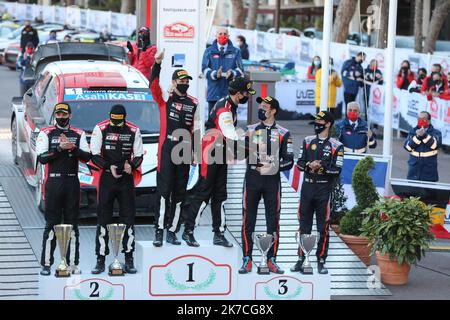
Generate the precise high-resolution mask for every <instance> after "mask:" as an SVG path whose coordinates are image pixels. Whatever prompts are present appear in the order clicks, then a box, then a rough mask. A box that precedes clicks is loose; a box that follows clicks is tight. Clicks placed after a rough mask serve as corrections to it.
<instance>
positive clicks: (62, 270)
mask: <svg viewBox="0 0 450 320" xmlns="http://www.w3.org/2000/svg"><path fill="white" fill-rule="evenodd" d="M72 229H73V227H72V225H70V224H58V225H56V226H54V227H53V231H54V232H55V235H56V241H57V242H58V247H59V253H60V254H61V262H60V263H59V266H58V268H56V271H55V277H58V278H65V277H70V268H69V265H68V264H67V260H66V255H67V249H68V248H69V243H70V236H71V234H72Z"/></svg>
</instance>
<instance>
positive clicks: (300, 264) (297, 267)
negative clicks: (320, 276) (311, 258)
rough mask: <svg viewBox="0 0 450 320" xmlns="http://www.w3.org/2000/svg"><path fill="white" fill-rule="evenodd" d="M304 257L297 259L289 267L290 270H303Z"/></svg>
mask: <svg viewBox="0 0 450 320" xmlns="http://www.w3.org/2000/svg"><path fill="white" fill-rule="evenodd" d="M303 262H304V259H302V258H300V259H298V261H297V263H296V264H295V265H294V266H293V267H292V268H291V272H303Z"/></svg>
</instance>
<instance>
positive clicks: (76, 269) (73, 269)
mask: <svg viewBox="0 0 450 320" xmlns="http://www.w3.org/2000/svg"><path fill="white" fill-rule="evenodd" d="M70 273H71V274H81V269H80V267H79V266H70Z"/></svg>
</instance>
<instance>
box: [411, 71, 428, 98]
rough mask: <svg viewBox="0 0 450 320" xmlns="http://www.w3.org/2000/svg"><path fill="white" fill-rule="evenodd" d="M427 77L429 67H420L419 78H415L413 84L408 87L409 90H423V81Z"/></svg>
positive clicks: (418, 91)
mask: <svg viewBox="0 0 450 320" xmlns="http://www.w3.org/2000/svg"><path fill="white" fill-rule="evenodd" d="M426 77H427V69H425V68H420V69H419V71H418V72H417V79H415V80H413V82H411V84H410V85H409V87H408V91H409V92H411V93H412V92H417V93H420V92H421V90H422V85H423V82H424V81H425V78H426Z"/></svg>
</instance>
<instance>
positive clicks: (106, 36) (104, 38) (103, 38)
mask: <svg viewBox="0 0 450 320" xmlns="http://www.w3.org/2000/svg"><path fill="white" fill-rule="evenodd" d="M108 41H111V33H110V32H109V30H108V26H105V27H104V28H103V30H102V32H101V33H100V37H99V42H108Z"/></svg>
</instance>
